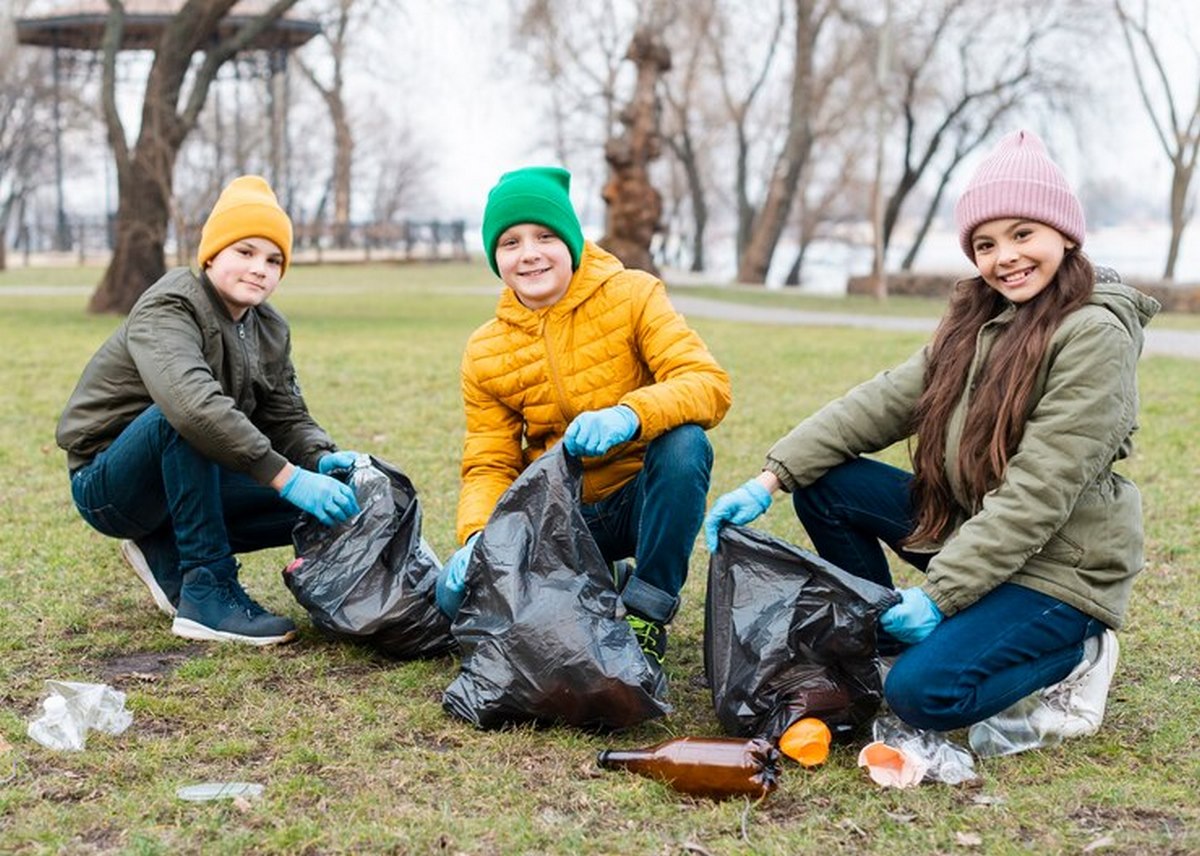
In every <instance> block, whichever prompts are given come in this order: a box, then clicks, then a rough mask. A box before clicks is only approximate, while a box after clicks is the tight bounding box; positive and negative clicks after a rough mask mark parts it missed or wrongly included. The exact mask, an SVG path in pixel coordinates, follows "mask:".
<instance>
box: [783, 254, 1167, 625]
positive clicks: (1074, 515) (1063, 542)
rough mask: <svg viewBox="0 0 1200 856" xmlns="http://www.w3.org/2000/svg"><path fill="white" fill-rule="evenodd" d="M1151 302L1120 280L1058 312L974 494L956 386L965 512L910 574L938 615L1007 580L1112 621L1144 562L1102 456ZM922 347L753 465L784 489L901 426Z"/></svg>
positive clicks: (1118, 485) (1128, 422) (1121, 447)
mask: <svg viewBox="0 0 1200 856" xmlns="http://www.w3.org/2000/svg"><path fill="white" fill-rule="evenodd" d="M1114 278H1115V277H1114ZM1158 309H1159V305H1158V303H1157V301H1155V300H1153V299H1152V298H1150V297H1147V296H1146V295H1144V294H1142V293H1140V292H1138V291H1136V290H1134V289H1132V288H1129V287H1128V286H1125V285H1122V284H1120V283H1119V282H1098V283H1097V285H1096V289H1095V293H1094V295H1093V297H1092V299H1091V301H1090V302H1089V303H1088V304H1087V305H1085V306H1083V307H1081V308H1080V309H1078V310H1076V311H1075V312H1072V313H1071V314H1070V315H1068V316H1067V317H1066V318H1065V319H1064V320H1063V322H1062V324H1061V325H1060V327H1059V328H1058V330H1057V331H1056V332H1055V333H1054V335H1053V337H1052V338H1051V340H1050V344H1049V347H1048V348H1047V350H1046V355H1045V356H1044V357H1043V359H1042V362H1041V365H1040V366H1039V369H1038V376H1037V381H1036V385H1035V387H1034V394H1033V397H1032V403H1031V409H1030V412H1029V416H1028V420H1027V422H1026V425H1025V431H1024V434H1023V435H1022V438H1021V442H1020V445H1019V446H1018V447H1017V450H1016V452H1015V453H1014V454H1013V455H1012V457H1011V458H1010V459H1009V461H1008V467H1007V469H1006V470H1005V474H1004V478H1003V480H1002V482H1001V483H1000V484H999V485H998V486H997V487H996V488H995V489H994V490H991V491H989V492H988V494H987V495H986V496H985V497H984V498H983V501H982V503H980V504H978V506H977V507H972V503H971V501H970V499H969V498H968V497H967V496H966V495H965V493H964V492H963V486H962V481H961V478H960V473H959V472H958V469H957V466H956V465H955V462H956V461H957V459H958V444H959V439H960V438H961V434H962V429H963V422H964V417H965V415H966V409H967V402H968V398H969V393H968V395H964V396H963V397H962V399H961V400H960V401H959V403H958V405H957V406H956V408H955V410H954V412H953V413H952V415H951V418H950V423H949V427H948V439H947V443H946V455H945V462H946V463H945V466H946V474H947V478H948V479H949V483H950V485H951V489H952V490H953V492H954V495H955V498H956V499H957V501H958V504H959V506H960V508H961V509H964V511H963V512H962V515H961V517H960V520H959V522H958V524H957V526H956V528H955V529H954V531H953V533H952V534H951V535H949V536H948V537H947V538H946V539H945V541H944V542H943V543H941V544H931V545H928V547H927V549H929V550H930V551H931V552H936V555H935V556H934V557H933V558H932V559H931V561H930V563H929V566H928V568H927V570H926V578H925V583H924V585H923V588H924V590H925V593H926V594H928V595H929V597H930V598H932V599H933V601H934V603H936V604H937V606H938V608H939V609H940V610H941V611H942V612H943V614H945V615H953V614H954V613H955V612H958V611H959V610H961V609H963V608H965V607H967V606H969V605H971V604H972V603H974V602H975V601H976V600H978V599H979V598H980V597H981V596H983V595H984V594H986V593H987V592H989V591H991V590H992V589H993V588H995V587H996V586H998V585H999V584H1001V583H1003V582H1012V583H1016V584H1018V585H1022V586H1025V587H1027V588H1031V589H1034V590H1036V591H1039V592H1043V593H1045V594H1048V595H1050V596H1052V597H1055V598H1058V599H1059V600H1062V601H1063V602H1065V603H1068V604H1070V605H1071V606H1074V607H1076V608H1077V609H1080V610H1082V611H1083V612H1085V613H1087V614H1088V615H1091V616H1094V617H1096V618H1098V619H1100V620H1101V621H1103V622H1104V623H1105V624H1107V625H1109V626H1110V627H1114V628H1119V627H1120V626H1121V623H1122V621H1123V618H1124V614H1125V610H1126V608H1127V606H1128V604H1129V592H1130V588H1131V586H1132V583H1133V578H1134V576H1135V575H1136V574H1137V573H1138V571H1140V570H1141V568H1142V564H1143V557H1142V540H1143V532H1142V506H1141V497H1140V494H1139V493H1138V490H1137V488H1136V487H1135V486H1134V485H1133V483H1132V482H1130V481H1129V480H1127V479H1125V478H1123V477H1122V476H1120V475H1117V474H1116V473H1114V472H1113V471H1112V465H1113V463H1114V462H1115V461H1118V460H1121V459H1122V458H1125V457H1127V456H1128V455H1129V453H1130V451H1131V446H1132V444H1131V436H1132V434H1133V432H1134V431H1135V430H1136V428H1137V412H1138V392H1137V360H1138V356H1139V355H1140V353H1141V350H1142V341H1143V328H1144V326H1145V325H1146V323H1147V322H1148V321H1149V320H1150V318H1151V317H1153V315H1154V314H1155V313H1156V312H1157V311H1158ZM1017 311H1018V309H1017V307H1015V306H1009V307H1007V308H1006V309H1005V310H1004V311H1003V312H1001V313H1000V314H999V315H997V316H996V317H995V318H993V319H992V320H991V321H989V322H988V323H986V324H985V325H984V326H983V327H982V328H981V329H980V331H979V334H978V336H977V338H976V346H975V358H974V360H973V361H972V363H971V367H970V370H969V373H968V377H967V386H966V389H967V390H973V389H974V388H975V385H976V384H977V383H978V379H979V374H980V370H981V368H982V366H983V365H984V361H985V360H986V359H987V355H988V353H989V351H990V350H991V348H992V345H993V344H994V342H995V340H996V336H997V335H998V333H999V332H1000V331H1001V330H1002V329H1003V328H1004V326H1005V325H1007V324H1008V323H1010V322H1011V320H1012V318H1013V316H1014V315H1015V313H1016V312H1017ZM926 354H927V348H923V349H922V350H921V351H919V352H917V353H916V354H915V355H913V356H912V357H911V358H909V359H908V360H907V361H906V362H904V363H902V364H901V365H899V366H897V367H896V368H894V369H890V370H888V371H885V372H882V373H880V374H879V375H877V376H876V377H875V378H873V379H872V380H869V381H867V382H866V383H864V384H862V385H860V386H858V387H856V388H855V389H853V390H851V391H850V392H849V393H847V394H846V395H845V396H843V397H842V398H840V399H838V400H836V401H834V402H832V403H830V404H828V405H826V406H825V407H823V408H822V409H821V410H819V411H818V412H817V413H815V414H814V415H812V416H811V417H809V418H808V419H805V420H804V421H803V422H801V423H800V424H799V425H797V426H796V427H795V428H794V429H793V430H792V431H791V432H790V433H788V434H787V435H786V436H785V437H783V438H782V439H781V440H779V441H778V442H777V443H776V444H775V445H774V446H773V447H772V448H771V450H770V452H768V454H767V462H766V466H765V469H767V470H769V471H771V472H772V473H774V474H775V475H776V476H778V477H779V479H780V480H781V481H782V482H783V484H784V487H785V488H786V489H788V490H792V489H794V488H796V487H804V486H807V485H809V484H811V483H812V482H814V481H816V479H817V478H819V477H820V476H821V475H823V474H824V473H825V472H826V471H828V470H829V469H831V468H832V467H834V466H836V465H837V464H839V463H842V462H843V461H846V460H848V459H850V458H853V457H856V456H858V455H861V454H864V453H869V452H876V451H879V450H881V449H885V448H887V447H888V446H890V445H892V444H893V443H896V442H898V441H900V440H903V439H905V438H906V437H908V436H909V433H910V425H911V418H912V414H913V408H914V406H915V405H916V403H917V399H918V398H919V397H920V395H921V392H922V390H923V388H924V380H925V362H926Z"/></svg>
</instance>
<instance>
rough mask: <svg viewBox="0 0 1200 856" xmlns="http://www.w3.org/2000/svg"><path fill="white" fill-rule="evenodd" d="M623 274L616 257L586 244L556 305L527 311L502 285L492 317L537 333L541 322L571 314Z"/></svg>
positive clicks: (622, 266) (509, 289)
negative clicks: (494, 315)
mask: <svg viewBox="0 0 1200 856" xmlns="http://www.w3.org/2000/svg"><path fill="white" fill-rule="evenodd" d="M623 270H625V266H624V265H623V264H621V261H620V260H619V259H618V258H617V257H616V256H614V255H613V254H612V253H610V252H608V251H607V250H604V249H601V247H600V246H599V245H598V244H596V243H593V242H592V241H587V242H585V243H584V245H583V256H582V257H581V258H580V260H579V267H578V268H576V269H575V273H574V274H573V275H572V276H571V282H570V283H569V284H568V285H567V291H566V294H564V295H563V296H562V298H561V299H560V300H559V301H558V303H555V304H554V305H553V306H544V307H542V308H541V309H530V308H529V307H528V306H526V305H525V304H524V303H522V302H521V301H520V300H519V299H517V295H516V292H514V291H513V290H512V289H511V288H509V287H508V286H507V285H506V286H505V287H504V291H503V292H502V293H501V295H500V300H499V302H498V303H497V304H496V317H497V318H499V319H500V320H501V321H505V322H507V323H509V324H515V325H517V326H518V327H523V328H529V329H537V328H538V327H540V326H541V319H542V318H544V317H546V316H548V315H557V314H560V313H562V314H566V313H569V312H571V311H572V310H573V309H574V308H575V307H576V306H578V305H579V304H581V303H583V302H584V301H585V300H587V299H588V298H589V297H591V296H592V295H593V294H594V293H595V292H596V290H597V289H599V288H600V287H601V286H602V285H604V283H606V282H608V280H610V279H612V278H613V277H614V276H616V275H617V274H619V273H621V272H622V271H623Z"/></svg>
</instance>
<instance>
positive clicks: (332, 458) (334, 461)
mask: <svg viewBox="0 0 1200 856" xmlns="http://www.w3.org/2000/svg"><path fill="white" fill-rule="evenodd" d="M356 460H358V452H327V453H325V454H324V455H322V456H321V457H320V459H319V460H318V461H317V472H319V473H320V474H321V475H323V476H327V475H329V474H330V473H331V472H333V471H334V470H352V469H354V462H355V461H356Z"/></svg>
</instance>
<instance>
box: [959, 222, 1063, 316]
mask: <svg viewBox="0 0 1200 856" xmlns="http://www.w3.org/2000/svg"><path fill="white" fill-rule="evenodd" d="M1074 247H1075V242H1074V241H1071V240H1069V239H1068V238H1066V237H1065V236H1064V235H1063V234H1062V233H1061V232H1059V231H1058V230H1057V229H1055V228H1053V227H1052V226H1047V225H1046V224H1045V223H1038V222H1037V221H1035V220H1021V219H1017V218H1005V219H1000V220H989V221H988V222H986V223H981V224H980V225H979V226H977V227H975V231H973V232H972V233H971V249H972V250H973V251H974V253H975V267H977V268H979V275H980V276H982V277H983V281H984V282H986V283H987V284H988V285H989V286H991V287H992V288H994V289H995V290H996V291H998V292H1000V293H1001V294H1002V295H1004V296H1005V297H1007V298H1008V299H1009V300H1011V301H1012V302H1013V303H1025V302H1026V301H1028V300H1032V299H1033V298H1035V297H1037V296H1038V295H1039V294H1041V293H1042V291H1043V290H1044V289H1045V288H1046V286H1048V285H1049V284H1050V283H1051V282H1052V281H1053V280H1054V275H1055V274H1056V273H1058V268H1059V265H1061V264H1062V260H1063V257H1064V256H1065V255H1066V254H1067V250H1070V249H1074Z"/></svg>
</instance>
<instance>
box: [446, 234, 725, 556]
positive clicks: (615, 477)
mask: <svg viewBox="0 0 1200 856" xmlns="http://www.w3.org/2000/svg"><path fill="white" fill-rule="evenodd" d="M461 378H462V396H463V406H464V408H465V411H466V438H465V440H464V443H463V457H462V491H461V493H460V494H459V503H458V525H457V532H458V538H459V540H460V541H465V540H466V539H467V538H468V537H469V536H470V535H471V534H472V533H474V532H477V531H479V530H480V529H482V528H483V526H484V524H485V523H487V519H488V517H489V516H490V515H491V513H492V509H493V507H494V506H495V504H496V501H497V500H498V499H499V498H500V496H501V495H502V494H503V493H504V491H505V490H507V489H508V487H509V485H511V484H512V483H513V482H514V481H515V480H516V478H517V476H518V475H520V473H521V472H522V471H523V470H524V469H525V467H527V466H528V465H529V464H530V463H531V462H532V461H534V460H536V459H537V458H538V457H539V456H540V455H541V454H542V453H543V452H545V451H546V449H548V448H549V447H550V446H552V445H553V444H554V443H556V442H558V441H559V440H560V439H562V436H563V433H564V432H565V431H566V428H567V425H568V424H569V423H570V422H571V420H572V419H574V418H575V417H576V416H578V415H579V414H580V413H583V412H585V411H589V410H598V409H600V408H604V407H611V406H613V405H617V404H624V405H626V406H628V407H630V408H631V409H632V410H633V411H634V413H636V414H637V417H638V421H639V422H640V423H641V429H640V431H639V433H638V435H637V437H636V438H635V439H634V440H631V441H630V442H628V443H624V444H622V445H620V446H617V447H616V448H615V449H613V450H612V451H610V452H609V453H608V454H606V455H604V456H603V457H599V458H585V459H584V461H583V465H584V479H583V501H584V502H586V503H592V502H596V501H598V500H600V499H603V498H604V497H606V496H609V495H610V494H612V493H613V492H615V491H616V490H618V489H619V488H620V487H621V486H622V485H624V484H625V483H626V482H628V481H629V480H630V479H631V478H633V477H634V476H635V475H636V474H637V472H638V471H639V470H640V469H641V466H642V458H643V456H644V454H645V450H646V446H647V445H648V444H649V442H650V441H651V440H653V439H654V438H655V437H658V436H659V435H661V434H663V433H665V432H667V431H669V430H671V429H673V428H677V427H679V426H680V425H684V424H688V423H694V424H697V425H699V426H701V427H702V428H706V429H707V428H712V427H713V426H715V425H716V424H717V423H718V422H720V421H721V419H722V418H723V417H724V416H725V412H726V411H727V410H728V409H729V405H730V401H731V391H730V383H729V376H728V375H727V374H726V373H725V371H724V370H723V369H722V368H721V367H720V366H719V365H718V364H717V361H716V360H715V359H714V358H713V356H712V354H710V353H709V351H708V348H707V347H705V345H704V342H703V341H702V340H701V339H700V337H699V336H698V335H697V334H696V333H695V332H694V331H693V330H691V328H689V327H688V325H687V322H686V321H685V320H684V318H683V316H681V315H680V314H679V313H678V312H676V311H675V309H674V307H672V306H671V302H670V300H669V299H668V298H667V294H666V289H665V287H664V286H663V284H662V282H660V281H659V280H658V279H656V278H654V277H653V276H651V275H650V274H648V273H645V272H644V271H639V270H627V269H626V268H625V267H624V266H623V265H622V264H621V263H620V261H618V260H617V258H616V257H615V256H613V255H611V254H609V253H608V252H606V251H605V250H603V249H601V248H600V247H599V246H597V245H596V244H594V243H592V242H590V241H589V242H587V243H586V244H585V246H584V251H583V256H582V258H581V259H580V264H579V267H578V269H577V270H576V271H575V273H574V275H573V276H572V277H571V282H570V284H569V285H568V287H567V291H566V293H565V294H564V295H563V297H562V299H561V300H559V301H558V302H557V303H555V304H554V305H553V306H547V307H544V308H542V309H529V308H527V307H526V306H524V305H523V304H522V303H521V302H520V300H518V299H517V297H516V295H515V294H514V293H513V291H512V289H510V288H505V289H504V292H503V293H502V294H501V296H500V300H499V302H498V304H497V306H496V317H495V318H493V319H492V320H490V321H488V322H487V323H485V324H484V325H483V326H481V327H480V328H479V329H477V330H476V331H475V332H474V333H473V334H472V335H471V338H470V339H469V341H468V342H467V346H466V350H465V353H464V354H463V359H462V371H461Z"/></svg>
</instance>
